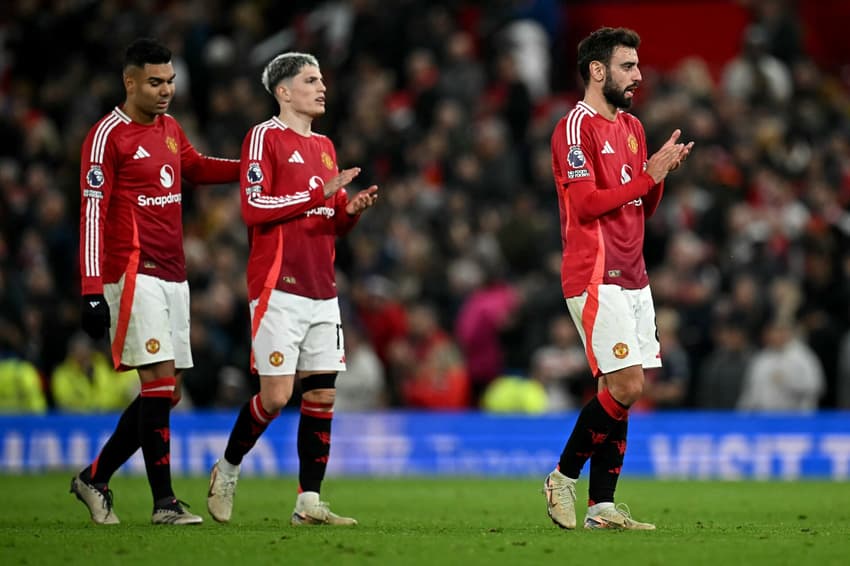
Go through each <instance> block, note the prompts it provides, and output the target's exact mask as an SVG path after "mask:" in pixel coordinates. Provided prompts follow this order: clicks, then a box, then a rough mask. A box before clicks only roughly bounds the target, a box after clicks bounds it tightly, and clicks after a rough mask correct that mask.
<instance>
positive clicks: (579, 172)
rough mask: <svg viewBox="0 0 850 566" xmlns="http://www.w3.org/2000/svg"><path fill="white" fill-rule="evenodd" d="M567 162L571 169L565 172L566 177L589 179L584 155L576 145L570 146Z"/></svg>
mask: <svg viewBox="0 0 850 566" xmlns="http://www.w3.org/2000/svg"><path fill="white" fill-rule="evenodd" d="M567 162H568V163H569V164H570V167H572V170H570V171H567V177H569V178H570V179H581V178H582V177H590V172H589V171H588V170H587V169H586V168H585V164H586V163H587V160H586V159H585V158H584V153H583V152H582V151H581V148H580V147H579V146H577V145H574V146H571V147H570V150H569V151H568V152H567Z"/></svg>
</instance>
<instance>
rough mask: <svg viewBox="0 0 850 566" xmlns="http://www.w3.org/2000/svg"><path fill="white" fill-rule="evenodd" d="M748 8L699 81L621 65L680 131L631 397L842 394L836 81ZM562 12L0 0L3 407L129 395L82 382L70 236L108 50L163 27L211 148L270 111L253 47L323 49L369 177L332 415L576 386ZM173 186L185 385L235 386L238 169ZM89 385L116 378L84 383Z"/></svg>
mask: <svg viewBox="0 0 850 566" xmlns="http://www.w3.org/2000/svg"><path fill="white" fill-rule="evenodd" d="M749 4H750V5H751V6H752V8H753V14H752V24H751V25H750V26H749V27H748V28H747V30H746V33H745V35H744V37H742V43H741V50H740V54H739V56H738V57H737V58H735V59H733V60H731V61H729V62H728V63H727V64H726V66H725V68H724V69H723V70H722V73H720V74H719V76H715V75H713V74H712V73H711V72H710V71H709V69H708V67H707V65H706V64H705V62H704V61H702V60H700V59H698V58H688V59H684V60H682V61H681V62H680V64H679V65H678V67H677V68H676V69H674V70H673V71H671V72H664V73H662V72H658V71H657V70H654V69H653V67H652V62H651V61H642V70H643V77H644V83H643V84H642V86H641V89H640V92H639V94H638V96H637V98H636V105H635V107H634V109H633V111H634V113H635V114H637V115H638V116H639V117H640V118H641V120H642V121H643V123H644V125H645V126H646V129H647V139H648V142H649V146H650V148H653V147H655V148H657V147H659V146H660V145H661V143H663V141H664V137H665V136H666V135H668V134H669V132H670V131H672V129H673V128H674V127H675V126H678V125H680V124H684V125H685V126H684V128H683V130H684V136H683V137H684V139H687V140H694V141H696V148H695V150H694V152H693V155H692V157H691V158H690V159H689V160H688V162H687V163H686V164H685V168H684V170H683V171H681V172H680V173H679V174H677V176H676V177H675V178H670V179H668V182H667V185H666V189H665V196H664V199H663V200H662V203H661V206H660V208H659V211H658V212H657V214H656V215H655V216H654V217H653V218H652V219H651V220H650V221H649V224H648V226H647V245H646V250H645V253H646V259H647V265H648V269H649V271H650V280H651V281H652V288H653V294H654V296H655V298H656V303H657V304H656V308H657V311H658V312H657V314H658V319H657V323H658V331H659V334H660V335H661V340H662V347H663V355H664V360H665V366H664V368H662V369H660V370H653V371H651V372H648V374H647V379H648V384H647V395H646V399H645V400H644V401H642V406H643V408H644V409H646V410H654V409H660V408H675V407H704V408H718V409H734V408H738V409H741V410H784V409H790V410H812V409H815V408H818V407H825V408H833V407H841V408H850V253H848V251H847V250H850V246H848V240H849V239H850V81H848V78H847V76H844V77H842V76H841V75H840V74H838V73H826V72H824V70H823V69H820V68H819V67H818V66H817V65H816V64H815V63H814V62H813V61H812V60H811V59H810V58H809V57H807V54H806V52H805V50H804V49H803V47H802V41H801V31H800V29H799V28H798V27H797V26H798V22H797V20H796V19H795V17H794V14H793V12H792V11H790V8H788V6H787V5H790V4H791V3H788V2H783V1H781V0H763V1H761V2H759V1H754V2H750V3H749ZM777 7H778V8H785V9H784V10H782V9H779V10H776V9H775V8H777ZM562 10H563V7H562V6H561V5H560V4H559V3H558V2H556V1H554V0H551V1H545V0H538V1H532V2H510V1H501V2H463V1H460V0H456V1H451V0H445V1H438V2H434V1H427V0H404V1H400V2H391V3H387V2H379V1H378V0H349V1H324V2H286V3H276V2H263V1H257V2H251V1H247V0H243V1H226V0H220V1H218V2H198V1H193V0H173V1H168V2H123V1H118V0H106V1H103V2H90V1H82V0H81V1H61V0H29V1H25V2H16V3H8V4H7V5H4V7H3V8H2V9H0V46H2V47H1V48H0V411H14V410H29V411H33V412H40V411H44V410H47V409H48V408H57V409H62V410H77V411H79V410H91V411H96V410H102V411H108V410H114V409H115V408H116V407H120V406H122V404H123V403H124V402H125V401H126V399H127V398H132V396H133V395H134V392H132V391H128V380H126V379H123V378H117V379H108V378H107V379H94V378H89V377H88V376H91V375H94V374H95V373H103V372H109V371H111V370H110V369H109V368H104V367H102V365H103V360H102V359H100V358H99V357H98V356H99V354H98V350H104V351H106V343H105V342H104V343H102V344H101V343H97V344H90V343H89V344H87V343H86V339H85V338H84V337H83V336H81V335H80V334H79V328H80V326H79V312H78V304H79V264H78V251H77V250H78V240H79V199H80V197H79V174H80V173H79V162H80V146H81V142H82V140H83V137H84V136H85V133H86V131H87V129H88V127H89V126H90V125H91V124H92V123H93V122H94V121H96V120H97V119H98V118H99V117H101V116H102V115H103V114H104V113H105V112H106V111H108V110H109V109H110V108H111V107H113V106H114V105H116V104H118V103H120V101H121V100H122V91H121V88H122V85H121V82H120V61H121V57H122V55H123V49H124V47H125V46H126V45H127V44H128V43H129V42H130V41H131V40H132V39H134V38H136V37H139V36H156V37H158V38H161V39H162V40H164V41H165V42H166V43H167V44H168V45H169V47H170V48H171V49H172V51H173V53H174V54H175V59H174V67H175V70H176V72H177V94H176V97H175V100H174V103H173V104H172V107H171V111H170V112H171V113H172V114H174V115H175V116H176V117H177V118H178V119H179V120H180V122H181V123H182V124H183V126H184V128H185V129H186V130H187V134H188V136H189V138H190V139H192V140H193V141H194V142H195V145H196V147H197V149H198V150H199V151H202V152H205V153H209V154H211V155H221V156H227V157H238V156H239V148H240V145H241V143H242V139H243V136H244V135H245V133H246V132H247V130H248V128H249V127H250V125H252V124H255V123H257V122H259V121H262V120H264V119H265V118H267V117H269V116H270V115H272V114H273V113H274V112H275V109H274V101H273V100H272V99H271V97H269V96H268V95H267V94H266V93H265V92H264V91H263V89H262V86H261V85H260V84H259V82H258V81H257V80H256V77H257V76H258V74H259V73H258V69H261V68H262V66H263V65H264V64H265V63H266V62H267V61H268V60H269V59H271V58H272V57H273V56H274V55H276V54H277V53H280V52H283V51H286V50H298V51H305V52H311V53H314V54H315V55H317V56H318V58H319V60H320V61H321V62H322V73H323V74H324V76H325V79H326V82H327V83H328V85H329V90H328V102H327V108H328V112H327V115H326V116H325V117H323V118H322V119H321V120H320V121H319V122H318V124H317V128H316V129H317V130H318V131H321V132H323V133H325V134H327V135H329V136H330V137H331V138H332V139H333V140H334V141H335V143H336V145H337V149H338V157H339V162H340V164H341V165H342V166H344V167H351V166H359V167H362V169H363V172H362V173H361V174H360V177H359V178H358V181H357V182H358V183H361V182H362V183H363V186H356V187H355V188H358V189H360V188H365V186H367V185H369V184H372V183H377V184H378V185H379V186H380V187H381V195H382V197H381V200H380V201H379V202H378V204H377V205H376V207H375V208H374V209H373V210H372V211H371V212H370V214H369V215H368V216H367V217H364V218H363V219H362V221H361V223H360V225H359V227H358V229H357V230H356V231H355V232H354V233H352V235H351V236H350V237H349V238H348V239H346V240H344V241H341V242H340V244H339V247H338V255H337V266H338V271H339V278H338V282H339V285H340V297H341V304H342V306H343V309H344V312H343V320H344V321H345V323H346V327H345V335H346V342H347V359H348V368H349V369H348V371H347V372H346V373H344V374H342V375H341V377H340V379H339V380H338V382H337V383H338V389H339V393H338V396H337V409H338V410H340V411H345V410H372V409H379V408H383V407H417V408H424V409H456V408H464V407H473V406H482V407H483V408H485V409H488V410H494V411H531V412H535V411H545V410H562V409H569V408H574V407H577V406H580V403H581V400H582V399H583V398H584V396H586V395H587V394H588V392H589V391H592V390H593V388H594V383H593V381H592V379H591V378H590V376H589V375H588V369H587V363H586V361H585V359H584V354H583V349H582V347H581V343H580V341H579V339H578V335H577V334H576V332H575V330H574V328H573V327H572V323H571V322H570V321H569V318H568V315H567V311H566V307H565V305H564V300H563V297H562V293H561V289H560V279H559V273H558V271H559V269H560V253H561V242H560V228H559V218H558V212H557V210H558V209H557V206H556V205H555V203H556V200H555V198H556V197H555V192H554V185H553V180H552V172H551V157H550V152H549V138H550V136H551V133H552V128H553V126H554V124H555V122H556V121H557V120H558V119H559V118H560V117H561V116H563V115H564V113H565V112H566V111H567V109H568V108H569V107H570V106H571V105H572V104H573V103H575V101H576V100H577V97H578V96H579V93H580V91H581V87H580V85H578V84H577V82H576V78H575V77H574V76H573V74H574V72H573V69H572V68H571V67H568V68H565V67H564V66H563V65H561V64H560V60H561V59H566V60H572V56H566V57H564V56H562V55H560V53H562V52H568V53H572V51H571V50H572V49H574V43H575V42H574V41H573V42H571V41H570V38H567V37H564V26H563V17H562V16H563V13H562ZM568 16H569V13H568V12H567V17H568ZM637 31H638V32H640V30H637ZM183 208H184V217H185V250H186V260H187V268H188V274H189V282H190V286H191V289H192V291H193V295H192V346H193V355H194V359H195V367H194V368H193V369H192V370H190V371H188V372H187V373H186V375H185V381H184V383H185V386H186V393H187V395H186V396H185V397H186V404H187V405H192V406H195V407H234V406H239V405H240V404H241V403H242V402H244V400H245V399H246V398H247V396H248V395H249V394H251V393H252V392H253V391H254V390H255V389H256V386H257V384H256V381H255V379H254V378H252V376H251V375H250V372H249V367H248V363H249V348H250V336H249V322H248V306H247V305H248V301H247V298H246V288H245V262H246V258H247V237H246V234H247V233H246V229H245V226H244V224H243V223H242V221H241V219H240V215H239V210H240V206H239V194H238V186H236V185H233V186H229V187H215V188H205V187H197V190H194V188H189V190H187V191H186V192H185V194H184V199H183ZM93 368H97V369H93ZM75 379H76V381H75ZM129 381H130V382H132V381H133V380H129ZM98 383H105V384H106V385H102V387H105V388H110V387H111V388H113V389H115V388H118V389H115V390H113V391H110V392H100V393H97V394H95V393H94V391H95V389H97V387H99V386H98V385H97V384H98ZM128 396H129V397H128ZM82 397H89V398H91V399H95V398H102V399H103V400H104V401H103V402H102V403H100V404H96V403H93V404H91V405H84V404H82V403H80V399H81V398H82ZM295 402H297V399H296V400H293V403H295Z"/></svg>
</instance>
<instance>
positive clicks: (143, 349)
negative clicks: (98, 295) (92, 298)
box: [103, 273, 192, 369]
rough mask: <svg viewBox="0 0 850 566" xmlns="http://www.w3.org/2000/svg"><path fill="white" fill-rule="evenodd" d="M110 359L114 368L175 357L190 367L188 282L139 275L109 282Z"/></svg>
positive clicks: (179, 363)
mask: <svg viewBox="0 0 850 566" xmlns="http://www.w3.org/2000/svg"><path fill="white" fill-rule="evenodd" d="M103 294H104V296H105V297H106V302H107V303H109V314H110V318H111V324H110V328H109V336H110V338H111V339H112V359H113V362H114V363H115V366H116V367H119V366H123V367H126V368H135V367H139V366H143V365H147V364H152V363H155V362H163V361H167V360H174V365H175V367H176V368H177V369H187V368H190V367H192V350H191V344H190V341H189V326H190V321H189V317H190V315H189V284H188V283H187V282H186V281H180V282H174V281H163V280H162V279H159V278H157V277H152V276H150V275H144V274H141V273H137V274H135V276H133V275H130V274H124V275H123V276H122V277H121V279H120V280H119V281H118V283H107V284H105V285H104V286H103Z"/></svg>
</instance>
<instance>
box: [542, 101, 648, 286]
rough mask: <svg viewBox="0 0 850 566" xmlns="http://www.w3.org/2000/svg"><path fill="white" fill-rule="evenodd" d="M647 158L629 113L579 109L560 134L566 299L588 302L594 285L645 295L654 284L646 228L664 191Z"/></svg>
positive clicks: (556, 141) (556, 151) (556, 154)
mask: <svg viewBox="0 0 850 566" xmlns="http://www.w3.org/2000/svg"><path fill="white" fill-rule="evenodd" d="M646 155H647V151H646V136H645V134H644V130H643V126H642V125H641V123H640V121H638V119H637V118H635V117H634V116H632V115H631V114H628V113H626V112H622V111H620V112H617V115H616V118H615V119H614V120H613V121H611V120H608V119H607V118H605V117H603V116H601V115H599V114H598V113H597V112H596V111H595V110H594V109H593V108H592V107H590V106H589V105H588V104H586V103H584V102H579V103H578V104H577V105H576V107H575V108H573V109H572V110H571V111H570V112H569V113H568V114H567V115H566V116H565V117H564V118H562V119H561V120H560V121H559V122H558V124H557V126H556V127H555V131H554V133H553V134H552V170H553V172H554V176H555V182H556V184H557V190H558V204H559V207H560V215H561V241H562V243H563V261H562V267H561V279H562V286H563V291H564V296H565V297H574V296H576V295H580V294H581V293H583V292H584V291H585V290H586V289H587V287H588V286H589V285H599V284H603V283H604V284H612V285H619V286H621V287H623V288H626V289H640V288H642V287H645V286H646V285H647V284H648V282H649V279H648V277H647V274H646V266H645V264H644V259H643V239H644V221H645V217H646V216H648V215H650V214H652V212H654V210H655V206H657V204H658V200H659V199H660V192H661V184H659V185H657V186H654V185H655V181H654V180H653V178H652V177H651V176H650V175H649V174H647V173H646V172H645V168H646ZM647 193H649V194H647ZM644 195H646V196H644ZM642 197H643V198H642ZM647 200H648V201H650V202H651V205H650V206H649V207H647V206H646V201H647ZM647 208H651V210H646V209H647Z"/></svg>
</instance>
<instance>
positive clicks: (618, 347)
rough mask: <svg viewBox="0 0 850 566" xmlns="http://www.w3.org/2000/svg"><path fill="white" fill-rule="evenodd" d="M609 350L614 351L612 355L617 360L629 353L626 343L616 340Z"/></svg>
mask: <svg viewBox="0 0 850 566" xmlns="http://www.w3.org/2000/svg"><path fill="white" fill-rule="evenodd" d="M611 350H612V351H613V352H614V357H615V358H617V359H618V360H622V359H624V358H625V357H626V356H628V355H629V346H628V344H624V343H622V342H617V343H616V344H614V347H613V348H611Z"/></svg>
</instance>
